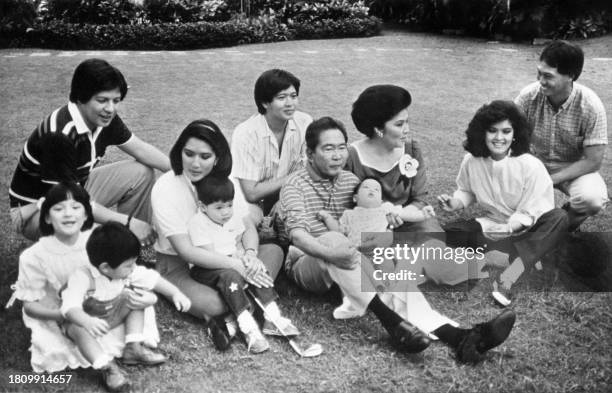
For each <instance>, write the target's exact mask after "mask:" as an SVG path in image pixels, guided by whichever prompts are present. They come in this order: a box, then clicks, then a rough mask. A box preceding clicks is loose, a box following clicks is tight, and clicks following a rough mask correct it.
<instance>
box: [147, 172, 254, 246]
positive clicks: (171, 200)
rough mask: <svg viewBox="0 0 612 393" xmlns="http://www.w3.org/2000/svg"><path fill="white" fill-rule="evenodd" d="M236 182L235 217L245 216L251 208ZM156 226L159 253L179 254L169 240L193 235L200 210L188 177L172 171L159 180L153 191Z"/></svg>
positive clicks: (152, 198) (152, 206) (152, 203)
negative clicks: (192, 225) (190, 227)
mask: <svg viewBox="0 0 612 393" xmlns="http://www.w3.org/2000/svg"><path fill="white" fill-rule="evenodd" d="M231 180H232V181H233V182H234V188H235V189H236V194H235V195H234V215H237V216H244V214H247V213H246V212H248V207H247V203H246V201H245V199H244V195H243V194H242V192H241V191H240V187H239V186H238V184H236V183H237V182H236V180H235V179H233V178H232V179H231ZM151 208H152V210H153V224H154V225H155V231H156V232H157V235H158V236H157V241H156V242H155V250H156V251H158V252H161V253H162V254H168V255H176V251H175V250H174V248H172V244H170V242H169V241H168V237H170V236H172V235H189V231H188V229H187V223H188V222H189V219H191V217H193V216H194V215H195V214H196V213H197V211H198V198H197V195H196V190H195V187H194V185H193V184H192V183H191V181H189V179H187V177H185V175H175V174H174V172H173V171H168V172H166V173H164V174H163V175H162V176H160V177H159V179H157V181H156V182H155V184H154V185H153V189H152V190H151Z"/></svg>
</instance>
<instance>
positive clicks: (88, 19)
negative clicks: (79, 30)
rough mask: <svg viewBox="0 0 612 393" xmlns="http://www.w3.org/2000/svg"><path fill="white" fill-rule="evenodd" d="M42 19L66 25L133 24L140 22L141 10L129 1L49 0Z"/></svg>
mask: <svg viewBox="0 0 612 393" xmlns="http://www.w3.org/2000/svg"><path fill="white" fill-rule="evenodd" d="M44 17H45V19H46V20H61V21H64V22H66V23H89V24H96V25H106V24H134V23H139V21H140V20H142V10H141V8H140V7H139V6H137V5H136V4H134V3H133V2H132V1H130V0H49V1H48V4H47V11H46V13H45V14H44Z"/></svg>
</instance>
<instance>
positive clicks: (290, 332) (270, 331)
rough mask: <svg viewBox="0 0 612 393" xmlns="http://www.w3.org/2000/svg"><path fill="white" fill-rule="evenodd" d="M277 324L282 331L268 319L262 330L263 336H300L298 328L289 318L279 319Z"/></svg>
mask: <svg viewBox="0 0 612 393" xmlns="http://www.w3.org/2000/svg"><path fill="white" fill-rule="evenodd" d="M276 323H277V324H278V325H279V327H280V329H279V328H277V327H276V325H274V323H272V321H268V320H267V319H266V320H264V324H263V329H262V331H263V334H265V335H267V336H298V335H299V334H300V331H299V330H298V328H296V327H295V325H294V324H293V323H292V322H291V320H290V319H288V318H285V317H280V318H277V319H276Z"/></svg>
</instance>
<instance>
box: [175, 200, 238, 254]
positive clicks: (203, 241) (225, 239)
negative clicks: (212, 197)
mask: <svg viewBox="0 0 612 393" xmlns="http://www.w3.org/2000/svg"><path fill="white" fill-rule="evenodd" d="M243 219H244V217H242V216H238V215H236V214H234V215H233V216H232V218H230V219H229V220H228V221H227V222H226V223H225V224H223V225H219V224H217V223H216V222H214V221H212V220H211V219H210V218H209V217H208V216H207V215H206V214H204V213H202V212H201V211H198V212H197V213H196V215H195V216H193V217H191V219H190V220H189V223H188V224H187V229H188V230H189V238H190V239H191V243H192V244H193V245H194V246H196V247H206V248H208V249H210V250H211V251H214V252H217V253H219V254H223V255H235V254H236V251H237V250H238V248H237V246H236V242H237V241H239V240H240V238H241V237H242V234H243V233H244V231H245V227H244V223H243V221H242V220H243Z"/></svg>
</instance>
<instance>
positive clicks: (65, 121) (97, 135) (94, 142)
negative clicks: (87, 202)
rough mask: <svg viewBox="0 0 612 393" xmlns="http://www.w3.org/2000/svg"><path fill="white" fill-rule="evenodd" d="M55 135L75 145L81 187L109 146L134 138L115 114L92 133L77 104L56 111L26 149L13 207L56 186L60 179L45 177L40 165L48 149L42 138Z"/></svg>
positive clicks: (14, 184)
mask: <svg viewBox="0 0 612 393" xmlns="http://www.w3.org/2000/svg"><path fill="white" fill-rule="evenodd" d="M53 132H61V133H62V134H64V135H66V136H67V137H68V138H69V139H70V140H71V141H72V142H73V143H74V147H75V149H76V165H77V177H78V180H79V182H80V183H81V184H85V182H86V181H87V178H88V177H89V174H90V173H91V171H92V169H93V168H94V167H95V166H96V164H98V161H99V160H100V159H101V158H102V157H103V156H104V153H105V152H106V148H107V147H108V146H111V145H122V144H124V143H126V142H128V141H129V140H130V138H131V137H132V133H131V132H130V130H129V129H128V128H127V126H126V125H125V124H124V123H123V121H122V120H121V118H120V117H119V116H118V115H115V117H114V118H113V120H112V121H111V123H110V124H109V125H108V126H106V127H98V128H96V129H95V130H94V131H93V132H92V131H91V130H90V129H89V127H87V125H86V124H85V120H84V119H83V117H82V116H81V112H79V109H78V108H77V106H76V104H74V103H72V102H70V103H68V105H64V106H63V107H61V108H59V109H56V110H55V111H53V113H51V114H50V115H49V116H47V118H45V119H44V120H43V121H42V123H40V125H39V126H38V127H37V128H36V129H35V130H34V132H32V134H31V135H30V137H29V138H28V140H27V141H26V142H25V144H24V146H23V150H22V152H21V155H20V157H19V162H18V164H17V168H16V169H15V173H14V174H13V180H12V181H11V186H10V188H9V197H10V206H11V207H17V206H20V205H24V204H29V203H32V202H36V201H37V200H38V199H39V198H40V197H42V196H44V195H45V194H46V193H47V191H48V190H49V188H51V186H52V185H53V184H55V182H56V180H57V179H45V178H43V176H42V174H41V165H40V159H41V156H42V154H43V151H44V150H45V146H44V145H42V143H41V138H42V137H43V135H46V134H49V133H53Z"/></svg>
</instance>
